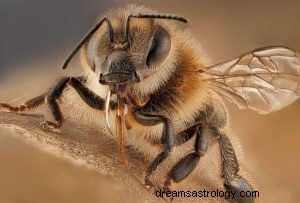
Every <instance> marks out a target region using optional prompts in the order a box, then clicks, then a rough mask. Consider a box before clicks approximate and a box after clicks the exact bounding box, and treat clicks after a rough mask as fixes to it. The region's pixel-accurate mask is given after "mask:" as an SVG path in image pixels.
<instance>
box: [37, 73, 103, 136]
mask: <svg viewBox="0 0 300 203" xmlns="http://www.w3.org/2000/svg"><path fill="white" fill-rule="evenodd" d="M80 79H81V78H73V77H71V78H70V77H64V78H62V79H60V80H59V81H58V83H57V84H56V86H55V87H54V88H53V89H52V90H51V91H50V92H49V94H48V95H47V97H46V101H47V103H48V106H49V109H50V110H51V112H52V114H53V117H54V120H55V122H51V121H46V122H43V123H42V126H43V127H44V128H46V129H50V130H53V131H57V130H58V129H59V128H60V127H61V126H62V123H63V121H64V119H63V116H62V113H61V110H60V107H59V105H58V103H57V101H56V100H57V99H58V98H59V97H60V96H61V94H62V92H63V90H64V89H65V88H66V86H67V85H70V86H71V87H73V88H74V89H75V91H76V92H77V93H78V95H79V96H80V97H81V98H82V99H83V100H84V101H85V103H86V104H88V105H89V106H90V107H92V108H94V109H99V110H102V109H104V103H105V101H104V99H102V98H101V97H99V96H98V95H96V94H95V93H93V92H92V91H91V90H89V89H88V88H87V87H86V86H85V85H84V84H82V82H81V80H80Z"/></svg>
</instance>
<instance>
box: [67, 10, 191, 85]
mask: <svg viewBox="0 0 300 203" xmlns="http://www.w3.org/2000/svg"><path fill="white" fill-rule="evenodd" d="M142 11H143V9H140V10H139V9H135V10H134V9H133V10H132V9H128V8H127V10H126V9H123V10H122V9H119V10H115V11H113V12H109V13H107V14H106V16H105V17H104V18H102V20H101V21H99V22H98V23H97V24H96V25H95V27H94V28H93V29H92V30H91V31H90V32H89V33H88V34H87V35H86V36H85V38H84V39H83V40H82V41H81V42H80V43H79V45H78V46H77V48H76V49H75V50H74V51H73V52H72V54H71V55H70V56H69V58H68V59H67V60H66V62H65V64H64V68H65V67H66V65H67V64H68V63H69V61H70V59H71V58H72V57H73V56H74V55H75V53H76V52H77V51H78V50H79V49H80V48H81V47H83V53H84V54H83V55H84V60H85V61H86V64H87V65H88V67H89V69H90V70H92V71H93V72H94V73H95V74H96V75H97V76H98V77H99V82H100V83H101V84H102V85H109V86H111V87H115V86H118V85H134V84H136V83H138V82H141V81H143V80H144V79H146V78H148V77H150V76H152V75H153V73H155V72H157V70H158V69H159V68H163V67H161V65H162V64H163V62H164V61H165V60H166V59H167V57H168V55H169V53H170V49H171V41H172V40H171V33H170V31H169V30H168V26H164V25H165V24H166V23H165V24H164V23H162V21H166V20H168V19H169V20H178V21H182V22H187V20H185V19H184V18H182V17H178V16H173V15H162V14H155V13H154V14H145V13H140V12H142ZM134 12H139V13H138V14H137V13H134ZM148 12H149V11H148ZM157 19H165V20H157ZM169 23H171V22H169Z"/></svg>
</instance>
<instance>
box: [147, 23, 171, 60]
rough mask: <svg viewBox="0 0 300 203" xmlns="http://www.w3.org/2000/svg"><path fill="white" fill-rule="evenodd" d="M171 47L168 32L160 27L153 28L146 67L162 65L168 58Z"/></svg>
mask: <svg viewBox="0 0 300 203" xmlns="http://www.w3.org/2000/svg"><path fill="white" fill-rule="evenodd" d="M170 47H171V39H170V35H169V34H168V32H167V31H166V30H165V29H163V28H162V27H160V26H156V27H155V31H154V36H153V38H152V43H151V47H150V49H149V52H148V56H147V59H146V64H147V66H151V65H152V64H159V63H162V62H163V60H164V59H165V58H166V57H167V56H168V54H169V51H170Z"/></svg>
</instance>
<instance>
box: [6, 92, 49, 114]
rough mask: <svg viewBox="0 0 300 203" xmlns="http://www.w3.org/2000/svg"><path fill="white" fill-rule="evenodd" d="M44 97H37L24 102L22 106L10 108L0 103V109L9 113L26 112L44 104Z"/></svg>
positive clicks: (10, 106) (8, 105) (43, 95)
mask: <svg viewBox="0 0 300 203" xmlns="http://www.w3.org/2000/svg"><path fill="white" fill-rule="evenodd" d="M45 97H46V94H42V95H40V96H38V97H35V98H33V99H30V100H28V101H27V102H25V103H24V104H22V105H20V106H12V105H10V104H7V103H0V109H1V108H3V109H6V110H7V111H9V112H16V113H17V112H22V111H28V110H31V109H34V108H36V107H38V106H40V105H42V104H43V103H45Z"/></svg>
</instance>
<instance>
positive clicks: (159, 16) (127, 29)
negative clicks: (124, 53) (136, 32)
mask: <svg viewBox="0 0 300 203" xmlns="http://www.w3.org/2000/svg"><path fill="white" fill-rule="evenodd" d="M131 18H152V19H153V18H156V19H167V20H177V21H180V22H183V23H188V20H187V19H186V18H184V17H181V16H177V15H172V14H160V13H158V14H142V13H139V14H132V15H129V16H128V17H127V20H126V24H125V39H126V41H127V42H130V38H129V32H130V27H129V21H130V19H131ZM129 44H130V43H129Z"/></svg>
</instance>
